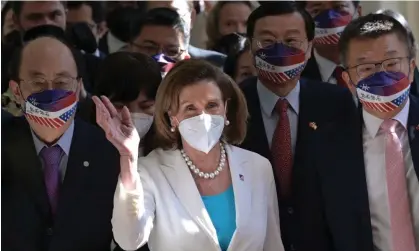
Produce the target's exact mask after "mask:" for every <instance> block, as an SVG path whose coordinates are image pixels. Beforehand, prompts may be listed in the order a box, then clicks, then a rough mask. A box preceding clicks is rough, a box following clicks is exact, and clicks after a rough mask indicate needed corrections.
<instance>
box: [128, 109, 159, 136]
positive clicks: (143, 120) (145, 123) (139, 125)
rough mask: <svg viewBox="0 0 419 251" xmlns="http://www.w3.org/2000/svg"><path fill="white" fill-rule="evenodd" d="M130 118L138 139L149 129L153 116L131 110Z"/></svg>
mask: <svg viewBox="0 0 419 251" xmlns="http://www.w3.org/2000/svg"><path fill="white" fill-rule="evenodd" d="M131 119H132V122H133V123H134V126H135V128H136V129H137V132H138V135H139V136H140V139H142V138H143V137H144V136H145V135H146V134H147V132H148V131H149V130H150V127H151V125H152V124H153V120H154V117H153V116H151V115H148V114H145V113H137V112H131Z"/></svg>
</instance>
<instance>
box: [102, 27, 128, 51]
mask: <svg viewBox="0 0 419 251" xmlns="http://www.w3.org/2000/svg"><path fill="white" fill-rule="evenodd" d="M106 41H107V42H108V48H109V54H111V53H114V52H117V51H119V50H120V49H122V48H123V47H124V46H125V45H127V43H125V42H122V41H121V40H119V39H118V38H116V37H115V36H114V35H112V33H111V32H110V31H109V32H108V34H107V36H106Z"/></svg>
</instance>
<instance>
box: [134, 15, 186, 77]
mask: <svg viewBox="0 0 419 251" xmlns="http://www.w3.org/2000/svg"><path fill="white" fill-rule="evenodd" d="M133 26H134V27H133V33H132V34H133V36H132V40H131V41H130V43H129V45H128V48H127V50H129V51H132V52H141V53H144V54H146V55H149V56H150V57H153V58H154V59H155V60H156V61H157V62H158V63H159V64H160V66H161V67H162V69H161V71H162V75H163V76H164V75H165V74H166V73H167V72H168V71H169V70H170V69H171V67H172V66H173V65H174V63H176V62H177V61H179V60H183V59H187V58H190V56H189V54H188V50H187V40H186V38H187V36H189V35H188V32H189V31H188V29H187V25H186V23H185V22H184V21H183V20H182V18H181V17H180V16H179V14H178V13H177V12H176V11H175V10H172V9H169V8H155V9H151V10H149V11H148V12H147V13H146V14H145V16H144V18H142V19H141V20H139V21H138V22H137V23H135V24H134V25H133Z"/></svg>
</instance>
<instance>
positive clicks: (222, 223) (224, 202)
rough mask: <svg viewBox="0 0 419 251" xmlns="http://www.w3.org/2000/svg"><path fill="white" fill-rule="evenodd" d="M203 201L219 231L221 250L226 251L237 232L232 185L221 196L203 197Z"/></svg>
mask: <svg viewBox="0 0 419 251" xmlns="http://www.w3.org/2000/svg"><path fill="white" fill-rule="evenodd" d="M202 200H203V202H204V204H205V207H206V209H207V211H208V214H209V216H210V217H211V221H212V224H213V225H214V227H215V230H216V231H217V237H218V243H219V244H220V247H221V250H223V251H226V250H227V248H228V245H229V244H230V241H231V238H232V237H233V234H234V231H235V230H236V205H235V204H234V191H233V186H232V185H231V186H230V187H229V188H228V189H227V190H225V191H224V192H222V193H220V194H216V195H211V196H202Z"/></svg>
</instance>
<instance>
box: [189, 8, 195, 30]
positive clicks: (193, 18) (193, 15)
mask: <svg viewBox="0 0 419 251" xmlns="http://www.w3.org/2000/svg"><path fill="white" fill-rule="evenodd" d="M195 20H196V10H195V8H193V9H192V11H191V24H190V26H191V27H190V29H192V28H193V25H194V23H195Z"/></svg>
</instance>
